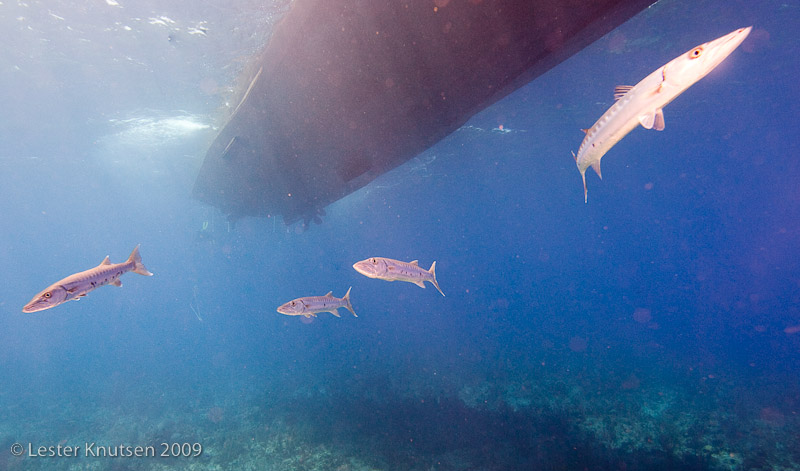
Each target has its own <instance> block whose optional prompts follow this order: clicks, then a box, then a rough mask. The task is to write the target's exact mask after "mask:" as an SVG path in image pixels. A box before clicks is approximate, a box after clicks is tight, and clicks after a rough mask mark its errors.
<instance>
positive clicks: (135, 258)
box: [128, 245, 153, 276]
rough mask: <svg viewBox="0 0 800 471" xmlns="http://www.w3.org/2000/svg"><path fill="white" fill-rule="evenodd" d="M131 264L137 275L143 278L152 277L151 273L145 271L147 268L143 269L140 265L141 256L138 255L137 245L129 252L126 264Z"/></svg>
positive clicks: (142, 265) (141, 264)
mask: <svg viewBox="0 0 800 471" xmlns="http://www.w3.org/2000/svg"><path fill="white" fill-rule="evenodd" d="M130 262H133V270H131V271H132V272H134V273H138V274H140V275H144V276H153V274H152V273H150V272H149V271H147V268H145V267H144V264H143V263H142V256H141V255H139V246H138V245H137V246H136V248H135V249H133V252H131V256H130V257H128V263H130Z"/></svg>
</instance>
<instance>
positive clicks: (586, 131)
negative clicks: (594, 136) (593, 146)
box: [581, 129, 589, 134]
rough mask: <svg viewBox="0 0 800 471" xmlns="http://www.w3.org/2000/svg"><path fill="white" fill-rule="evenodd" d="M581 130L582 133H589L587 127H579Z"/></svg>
mask: <svg viewBox="0 0 800 471" xmlns="http://www.w3.org/2000/svg"><path fill="white" fill-rule="evenodd" d="M581 131H583V133H584V134H589V130H588V129H581Z"/></svg>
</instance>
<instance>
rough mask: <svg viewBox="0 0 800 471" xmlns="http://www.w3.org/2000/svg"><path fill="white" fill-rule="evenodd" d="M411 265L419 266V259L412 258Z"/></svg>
mask: <svg viewBox="0 0 800 471" xmlns="http://www.w3.org/2000/svg"><path fill="white" fill-rule="evenodd" d="M409 265H414V266H415V267H418V266H419V260H412V261H411V262H409Z"/></svg>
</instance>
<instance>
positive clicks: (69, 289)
mask: <svg viewBox="0 0 800 471" xmlns="http://www.w3.org/2000/svg"><path fill="white" fill-rule="evenodd" d="M129 271H132V272H134V273H138V274H140V275H144V276H153V274H152V273H150V272H149V271H147V268H145V267H144V265H143V264H142V257H141V256H140V255H139V246H138V245H137V246H136V248H135V249H133V252H131V256H130V257H128V260H126V261H125V262H122V263H111V262H110V261H109V259H108V257H106V258H104V259H103V261H102V262H101V263H100V265H98V266H96V267H95V268H92V269H90V270H86V271H82V272H80V273H75V274H74V275H70V276H68V277H66V278H64V279H63V280H61V281H58V282H56V283H53V284H52V285H50V286H48V287H47V289H46V290H44V291H42V292H41V293H39V294H37V295H36V296H35V297H34V298H33V299H32V300H31V302H29V303H28V304H26V305H25V307H23V308H22V312H36V311H43V310H45V309H50V308H51V307H56V306H58V305H59V304H64V303H65V302H67V301H72V300H75V301H77V300H79V299H80V298H82V297H84V296H86V294H87V293H89V291H92V290H93V289H95V288H99V287H101V286H104V285H108V284H112V285H114V286H122V282H121V281H120V280H119V277H120V276H122V275H123V274H125V273H128V272H129Z"/></svg>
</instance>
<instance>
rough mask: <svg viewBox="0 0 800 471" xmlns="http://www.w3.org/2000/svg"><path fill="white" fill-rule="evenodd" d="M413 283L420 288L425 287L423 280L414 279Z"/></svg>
mask: <svg viewBox="0 0 800 471" xmlns="http://www.w3.org/2000/svg"><path fill="white" fill-rule="evenodd" d="M414 284H415V285H417V286H419V287H420V288H422V289H425V282H424V281H415V282H414Z"/></svg>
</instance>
